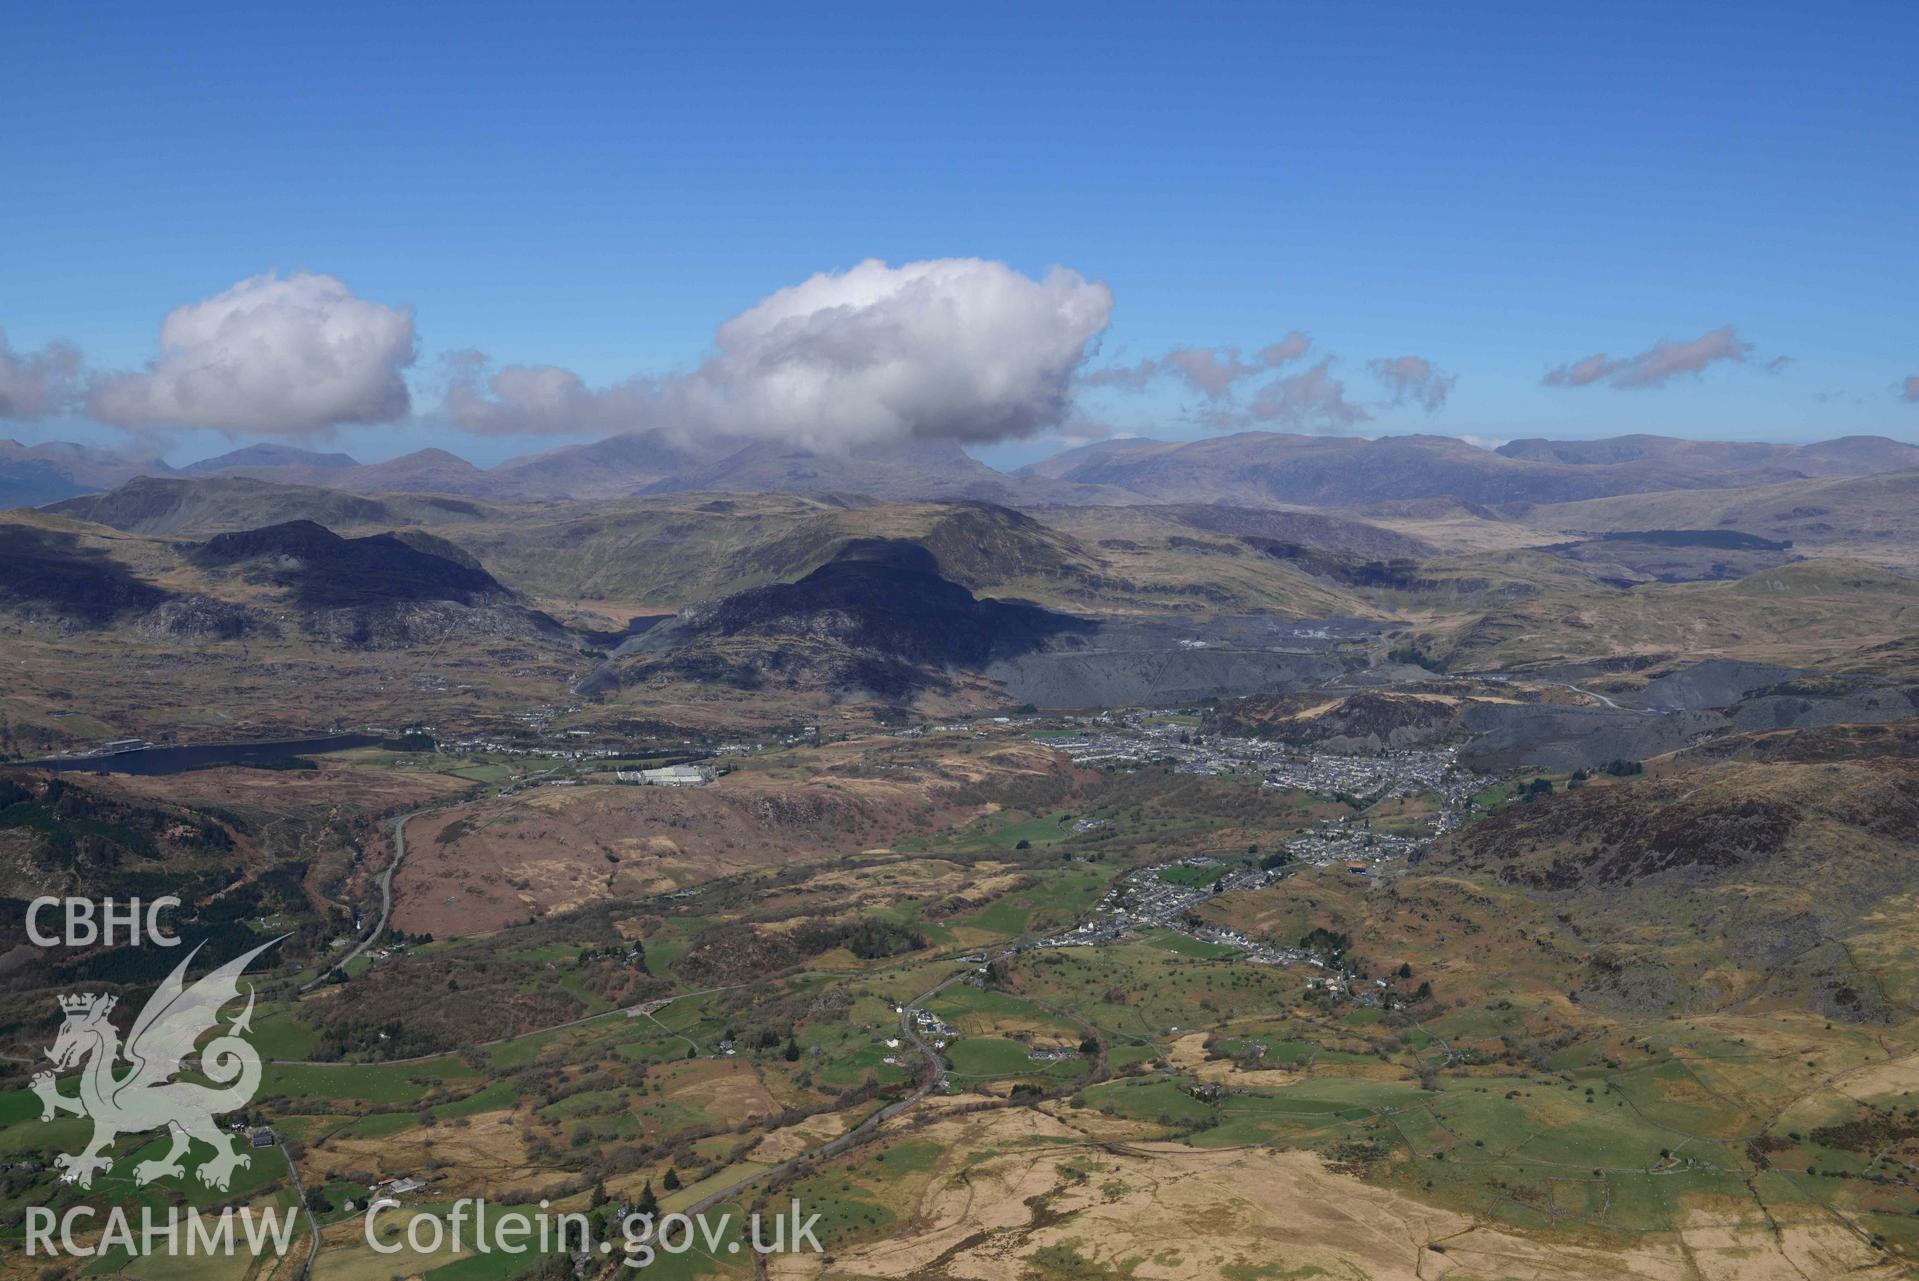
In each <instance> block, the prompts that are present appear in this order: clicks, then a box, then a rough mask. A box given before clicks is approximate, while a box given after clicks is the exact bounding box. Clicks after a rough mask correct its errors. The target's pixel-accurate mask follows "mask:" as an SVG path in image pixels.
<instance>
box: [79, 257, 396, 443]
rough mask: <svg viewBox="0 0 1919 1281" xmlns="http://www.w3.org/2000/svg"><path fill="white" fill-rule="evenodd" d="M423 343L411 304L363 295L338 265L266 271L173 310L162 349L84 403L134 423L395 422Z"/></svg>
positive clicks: (258, 428) (314, 428) (268, 426)
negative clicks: (418, 342)
mask: <svg viewBox="0 0 1919 1281" xmlns="http://www.w3.org/2000/svg"><path fill="white" fill-rule="evenodd" d="M414 354H415V343H414V333H413V313H412V311H411V310H410V309H405V308H393V307H388V306H385V305H383V304H381V303H377V302H370V301H368V300H367V299H364V298H358V297H355V296H354V294H353V293H352V292H351V291H350V290H348V289H347V287H346V286H345V285H344V284H342V283H340V282H339V281H338V280H336V279H334V278H333V277H332V276H319V275H309V274H305V273H296V274H294V275H290V276H286V277H284V278H282V277H280V276H277V275H275V274H273V273H271V272H269V273H267V274H266V275H262V276H254V277H251V278H249V279H247V280H242V281H241V282H240V283H238V284H236V285H234V286H233V288H231V289H229V290H227V291H226V292H225V293H222V294H218V295H215V296H214V297H212V298H208V299H206V300H204V301H202V302H196V303H189V304H187V305H186V306H183V307H176V308H175V309H174V310H172V311H170V312H168V313H167V316H166V318H165V319H164V320H163V321H161V323H160V351H159V354H158V355H157V356H156V357H155V358H154V359H153V360H152V361H150V362H149V363H148V365H147V367H146V368H145V369H144V370H142V371H139V372H137V373H118V374H108V375H104V376H102V377H100V378H98V379H96V380H95V382H94V385H93V387H92V390H91V392H90V393H89V395H88V397H87V409H88V412H89V413H91V414H92V415H93V417H95V418H97V419H99V420H101V421H102V422H108V423H113V424H116V425H118V426H122V427H128V428H134V429H142V428H156V427H162V428H165V427H212V428H215V429H218V430H220V431H225V432H247V433H254V434H259V435H263V436H305V435H312V434H318V433H324V432H326V431H328V430H330V429H331V428H333V427H334V426H336V425H338V424H341V423H382V422H390V421H392V420H394V419H397V418H401V417H404V416H405V415H406V413H407V412H408V409H409V399H408V395H407V386H406V379H405V370H406V368H407V367H408V366H409V365H411V364H412V363H413V359H414Z"/></svg>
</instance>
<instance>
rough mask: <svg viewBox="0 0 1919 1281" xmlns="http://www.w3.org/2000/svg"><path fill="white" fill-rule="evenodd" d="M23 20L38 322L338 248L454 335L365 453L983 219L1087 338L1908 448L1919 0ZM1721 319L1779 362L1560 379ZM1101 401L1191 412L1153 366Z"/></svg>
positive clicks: (22, 193)
mask: <svg viewBox="0 0 1919 1281" xmlns="http://www.w3.org/2000/svg"><path fill="white" fill-rule="evenodd" d="M8 29H9V36H8V40H9V43H10V44H12V45H13V46H14V48H15V51H16V52H15V55H14V56H12V57H10V58H9V59H8V71H7V75H6V77H5V83H4V85H0V103H4V106H5V108H6V115H7V119H8V122H9V125H8V128H7V130H6V132H5V135H4V141H0V175H4V187H5V194H4V196H0V328H4V329H5V330H6V333H7V337H8V341H9V343H10V344H11V347H12V349H13V350H14V352H15V353H16V355H17V354H19V353H22V352H30V351H33V350H35V349H37V348H39V347H41V346H42V345H43V344H46V343H48V342H51V341H55V340H66V341H70V342H72V343H74V344H76V345H77V346H78V347H79V348H80V349H81V351H82V352H83V353H84V357H85V361H86V364H87V366H88V368H90V369H96V370H106V371H117V370H137V369H139V368H140V367H141V366H142V365H143V364H144V362H146V361H148V360H150V359H152V358H153V356H154V355H155V342H156V334H157V330H158V326H159V323H160V319H161V317H162V316H163V315H164V314H166V313H167V312H168V311H169V310H170V309H172V308H175V307H177V306H180V305H181V304H184V303H190V302H194V301H196V300H200V299H205V298H208V297H210V296H212V295H215V294H218V293H220V292H221V291H223V290H225V289H227V288H228V287H230V286H232V285H233V284H234V283H235V282H237V281H240V280H242V279H243V278H247V277H251V276H254V275H256V274H258V273H261V272H264V271H267V270H269V269H278V270H279V271H281V272H295V271H310V272H316V273H325V274H326V275H329V276H333V277H337V278H338V279H339V280H341V281H343V282H344V283H345V285H346V286H347V287H348V288H349V289H350V290H351V291H352V292H353V294H355V295H357V296H359V297H361V298H365V299H371V300H376V301H377V302H379V303H381V304H385V305H387V306H389V307H393V308H404V307H410V308H411V309H412V314H413V318H414V323H415V325H416V326H417V328H416V341H417V344H418V349H419V353H420V359H419V361H418V362H417V363H416V364H414V365H413V366H411V367H410V368H409V369H408V371H407V373H406V377H407V378H408V379H409V380H410V381H411V382H412V383H413V385H414V396H413V404H414V410H415V416H414V417H413V418H411V419H409V420H408V421H406V422H405V423H404V424H403V425H401V426H398V427H394V426H386V425H380V426H364V425H346V426H343V427H341V428H339V429H338V431H337V432H336V433H334V434H333V435H332V437H331V444H332V445H333V446H334V447H345V448H348V449H349V450H351V451H353V452H355V453H358V454H361V455H363V456H366V457H380V456H383V455H386V454H391V453H395V452H401V451H402V450H404V449H407V448H413V447H417V446H419V445H423V444H442V445H445V446H447V447H449V448H453V449H455V450H456V451H458V452H463V453H466V454H468V455H469V456H473V457H476V458H483V459H490V458H496V457H499V456H503V455H504V454H507V453H512V452H519V451H520V450H522V449H525V448H528V447H532V446H534V445H536V444H539V443H550V439H548V440H546V441H543V442H534V441H532V440H531V439H530V438H529V437H525V436H514V435H510V434H509V435H506V436H492V437H487V438H474V437H471V436H468V435H466V434H464V433H461V432H459V431H457V430H456V429H455V428H454V427H453V426H451V425H450V424H448V423H445V422H442V421H438V420H437V419H436V417H435V415H434V414H433V413H432V412H431V410H432V394H433V393H432V392H431V391H430V390H429V389H428V388H427V383H429V382H430V381H432V379H431V373H432V370H433V368H434V362H435V360H436V359H437V357H438V356H439V354H441V353H444V352H448V351H455V350H460V349H478V350H480V351H483V352H485V353H487V354H488V355H489V356H491V357H493V358H494V359H495V360H497V361H501V362H521V363H526V364H539V365H544V364H551V365H556V366H564V367H566V368H568V369H570V370H573V371H577V373H578V374H579V375H580V377H581V378H582V379H583V380H584V382H585V383H586V384H588V385H592V386H599V385H603V384H607V383H612V382H616V381H618V380H621V379H624V378H627V377H629V376H631V375H634V374H661V373H667V372H670V371H674V370H682V371H684V370H689V369H692V368H693V367H694V366H696V365H697V364H698V362H699V361H700V360H701V359H702V358H703V356H704V355H705V354H706V353H707V352H708V351H709V350H710V348H711V347H712V344H713V336H714V330H715V328H716V326H717V325H719V324H720V323H721V322H722V321H724V320H726V319H727V318H728V317H730V316H733V315H736V314H737V313H740V312H742V311H743V310H745V309H747V308H749V307H751V306H752V305H753V304H754V303H755V302H756V301H758V300H759V299H761V298H762V297H764V296H765V295H767V294H769V293H771V292H772V291H774V290H776V289H779V288H782V287H784V286H789V285H794V284H797V283H798V282H800V281H802V280H804V279H806V278H807V277H808V276H810V275H812V274H813V273H816V272H821V271H841V270H844V269H846V268H849V267H852V266H853V265H854V264H856V263H858V262H860V261H862V260H864V259H868V258H879V259H882V260H885V261H887V262H890V263H896V264H897V263H903V262H907V261H913V260H921V259H937V258H948V257H978V258H984V259H989V260H997V261H1003V262H1005V263H1006V264H1008V265H1009V266H1011V267H1012V268H1014V269H1015V270H1017V271H1019V272H1021V273H1023V274H1025V275H1028V276H1033V277H1039V276H1040V275H1042V273H1044V272H1045V270H1046V269H1047V268H1048V267H1049V266H1050V265H1052V264H1061V265H1064V266H1067V267H1070V268H1072V269H1073V270H1075V271H1077V272H1078V273H1080V275H1082V276H1084V277H1086V278H1087V279H1088V280H1092V281H1097V282H1101V283H1103V284H1104V285H1105V286H1107V287H1108V288H1109V289H1110V290H1111V293H1112V308H1111V317H1110V323H1109V324H1108V325H1107V326H1106V328H1105V329H1104V331H1103V332H1102V333H1101V334H1100V335H1099V336H1098V338H1097V342H1098V345H1099V350H1098V352H1097V354H1096V355H1095V356H1094V358H1093V360H1092V361H1091V362H1090V364H1091V365H1093V366H1100V365H1107V364H1112V363H1121V362H1131V361H1135V360H1138V359H1140V358H1143V357H1151V356H1155V355H1158V354H1161V353H1163V352H1165V351H1166V350H1168V349H1170V348H1176V347H1181V346H1189V345H1233V346H1238V347H1241V348H1245V349H1248V350H1250V349H1254V348H1258V347H1260V346H1262V345H1263V344H1266V343H1270V342H1274V341H1276V340H1278V339H1279V338H1280V337H1281V336H1282V335H1283V334H1285V333H1287V332H1289V331H1293V330H1301V331H1304V332H1306V333H1307V334H1310V335H1311V336H1312V338H1313V340H1314V353H1315V354H1314V357H1313V358H1314V359H1319V358H1322V357H1324V356H1333V357H1335V358H1336V359H1335V360H1334V363H1333V364H1332V365H1331V366H1329V374H1330V375H1331V376H1334V377H1338V378H1340V379H1341V380H1343V381H1344V383H1345V384H1346V386H1347V394H1348V396H1349V398H1350V399H1351V400H1352V401H1353V402H1354V403H1357V404H1363V405H1365V406H1366V407H1367V412H1368V413H1370V414H1371V415H1372V416H1371V418H1370V419H1368V420H1366V421H1365V422H1363V424H1360V425H1358V426H1357V427H1356V428H1355V429H1356V430H1361V431H1365V432H1367V433H1377V432H1401V431H1415V430H1430V431H1438V432H1445V433H1448V434H1457V435H1473V436H1477V437H1481V438H1486V439H1503V438H1507V437H1511V436H1515V435H1552V436H1578V435H1592V434H1601V435H1603V434H1613V433H1618V432H1624V431H1640V430H1644V431H1658V432H1668V433H1673V434H1683V435H1697V436H1719V437H1724V436H1735V437H1744V438H1769V439H1782V440H1794V439H1800V440H1803V439H1815V438H1821V437H1827V436H1833V435H1841V434H1848V433H1854V432H1874V433H1882V434H1887V435H1893V436H1897V437H1900V438H1903V439H1908V440H1911V439H1919V403H1913V402H1911V401H1908V400H1906V399H1904V398H1903V397H1902V395H1901V394H1900V391H1899V388H1900V386H1901V385H1902V383H1903V380H1904V379H1905V378H1906V377H1908V376H1910V375H1914V374H1919V323H1915V322H1916V321H1919V303H1916V300H1919V252H1915V248H1914V247H1915V246H1916V245H1919V200H1915V199H1914V193H1915V188H1914V178H1913V157H1914V156H1915V155H1919V75H1915V74H1914V68H1913V63H1912V51H1913V49H1914V48H1915V47H1919V6H1915V5H1912V4H1910V3H1886V4H1837V5H1825V6H1816V7H1815V6H1803V5H1793V6H1785V5H1767V4H1755V3H1748V4H1740V5H1673V4H1669V3H1668V4H1661V5H1646V6H1635V5H1619V4H1615V5H1606V6H1590V5H1587V6H1571V5H1567V6H1542V5H1537V4H1518V3H1515V4H1499V5H1492V4H1471V3H1464V4H1457V5H1430V4H1426V5H1411V4H1407V5H1400V4H1391V3H1384V4H1371V5H1339V4H1324V5H1279V4H1267V5H1257V6H1251V5H1249V6H1232V5H1216V6H1178V7H1174V6H1151V7H1149V6H1132V5H1124V4H1100V5H1066V4H1054V5H1018V6H1011V5H1009V6H987V5H949V6H932V5H914V4H906V5H901V4H890V5H875V6H851V5H822V6H799V5H779V6H772V5H769V6H683V7H679V8H676V9H669V8H666V7H662V6H646V5H608V6H573V5H554V6H545V7H538V8H536V7H529V6H524V5H515V6H487V5H481V4H467V5H460V6H442V5H432V4H421V5H380V6H372V5H355V4H338V5H333V6H310V7H301V8H299V9H297V10H295V9H292V8H290V7H282V6H244V7H243V6H231V7H228V6H207V5H181V6H147V7H144V8H134V7H111V8H103V7H99V6H79V5H39V6H19V7H17V8H16V9H15V10H14V11H13V12H12V14H11V15H10V17H9V20H8ZM1726 325H1731V326H1733V327H1734V330H1735V331H1736V335H1737V338H1738V339H1739V340H1740V341H1741V342H1744V343H1750V344H1751V348H1750V350H1749V353H1748V356H1747V358H1746V359H1745V360H1743V361H1719V362H1715V363H1712V364H1710V365H1709V366H1707V367H1705V368H1704V369H1703V370H1702V371H1701V372H1700V373H1698V374H1697V375H1693V374H1682V375H1680V376H1677V377H1673V378H1671V379H1668V380H1665V381H1663V382H1662V383H1660V384H1659V385H1656V386H1650V387H1644V388H1637V389H1632V388H1627V389H1621V388H1617V387H1614V386H1612V385H1610V384H1608V383H1605V382H1599V383H1594V384H1592V385H1588V386H1581V387H1546V386H1542V385H1541V379H1542V377H1543V375H1544V374H1545V373H1546V372H1547V371H1548V370H1549V369H1551V368H1553V367H1555V366H1559V365H1562V364H1565V363H1567V362H1570V361H1575V360H1579V359H1581V358H1584V357H1587V356H1590V355H1592V354H1594V353H1598V352H1606V353H1609V354H1610V356H1612V357H1613V358H1615V359H1619V358H1626V357H1630V356H1632V355H1634V354H1635V353H1638V352H1641V351H1642V350H1645V349H1648V348H1651V347H1652V346H1653V345H1654V344H1655V343H1656V342H1657V341H1659V340H1661V339H1668V340H1689V339H1694V338H1697V337H1699V336H1700V335H1702V334H1705V333H1707V332H1709V331H1712V330H1715V329H1717V328H1719V327H1721V326H1726ZM1404 354H1417V355H1418V356H1420V357H1422V358H1424V359H1426V360H1429V361H1431V362H1432V363H1433V364H1434V365H1435V366H1436V367H1437V368H1439V369H1441V370H1444V371H1446V372H1447V373H1448V374H1450V375H1452V376H1455V377H1456V378H1457V382H1456V384H1455V385H1454V386H1453V390H1452V393H1451V395H1450V397H1449V398H1448V399H1447V400H1446V402H1445V404H1444V405H1443V407H1441V408H1440V409H1439V410H1438V411H1437V412H1434V413H1431V414H1428V413H1426V412H1424V411H1423V410H1421V409H1419V408H1418V407H1417V406H1414V405H1410V404H1401V405H1399V406H1389V405H1386V404H1384V403H1383V394H1382V392H1381V389H1380V388H1379V387H1378V385H1377V384H1376V383H1374V382H1373V381H1372V380H1371V379H1370V378H1369V376H1368V374H1367V372H1366V369H1365V365H1366V362H1367V361H1368V360H1370V359H1373V358H1377V357H1388V356H1399V355H1404ZM1779 356H1785V357H1790V363H1789V364H1786V365H1784V367H1783V368H1782V369H1780V370H1779V371H1777V372H1768V371H1767V369H1766V365H1767V363H1768V362H1771V361H1772V360H1773V359H1774V358H1776V357H1779ZM1247 392H1248V394H1249V395H1250V394H1251V392H1252V387H1251V385H1250V384H1249V386H1248V388H1247ZM1079 400H1080V405H1081V408H1082V411H1083V412H1085V413H1086V414H1088V415H1090V416H1091V417H1093V418H1095V419H1097V420H1098V421H1099V422H1101V423H1103V424H1105V425H1106V427H1108V428H1109V429H1112V430H1119V431H1129V432H1141V433H1145V434H1153V435H1162V436H1163V435H1190V434H1194V433H1197V432H1199V431H1202V430H1204V427H1203V426H1202V425H1201V424H1200V422H1199V421H1197V415H1196V413H1195V399H1194V397H1193V396H1192V395H1191V394H1188V393H1187V392H1185V391H1184V390H1183V389H1182V388H1181V387H1179V386H1177V385H1168V384H1167V382H1166V380H1161V382H1160V383H1158V384H1155V385H1154V386H1152V387H1149V388H1148V389H1146V390H1145V391H1144V392H1139V393H1127V392H1120V391H1112V390H1090V391H1084V392H1082V393H1081V394H1080V397H1079ZM1202 408H1203V406H1202ZM0 434H8V435H13V436H16V437H18V438H21V439H24V440H37V439H52V438H63V437H70V438H87V439H98V440H111V439H119V438H123V437H122V436H121V433H119V432H117V431H114V430H112V429H107V428H95V427H89V426H88V425H87V424H85V423H83V422H80V421H77V420H76V419H74V418H72V417H54V418H47V419H44V420H40V421H8V422H5V423H4V424H0ZM238 438H240V439H245V438H246V433H244V432H240V433H239V434H238ZM162 439H163V440H164V441H165V443H166V447H167V448H168V449H169V451H170V453H171V454H172V455H173V456H175V457H176V460H177V459H179V458H183V457H191V456H195V455H197V454H201V453H206V452H213V451H215V450H218V449H220V448H224V447H226V445H227V443H228V441H227V437H225V436H222V435H219V434H216V433H213V432H208V431H196V430H190V429H183V428H180V427H178V426H175V427H173V428H171V429H169V431H168V432H167V433H166V434H165V436H164V437H162ZM299 443H305V444H320V443H322V442H321V441H320V440H319V439H318V438H317V437H316V438H312V439H308V438H304V437H303V438H302V439H301V440H300V442H299ZM1049 444H1050V441H1047V440H1042V441H1041V442H1039V443H1025V444H1015V445H1001V446H996V447H992V448H990V449H988V450H987V451H986V453H987V456H988V457H990V458H993V459H994V460H996V461H1017V460H1018V459H1021V458H1024V457H1029V456H1031V455H1032V454H1034V453H1035V452H1040V453H1043V452H1046V449H1047V447H1048V446H1049Z"/></svg>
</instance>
